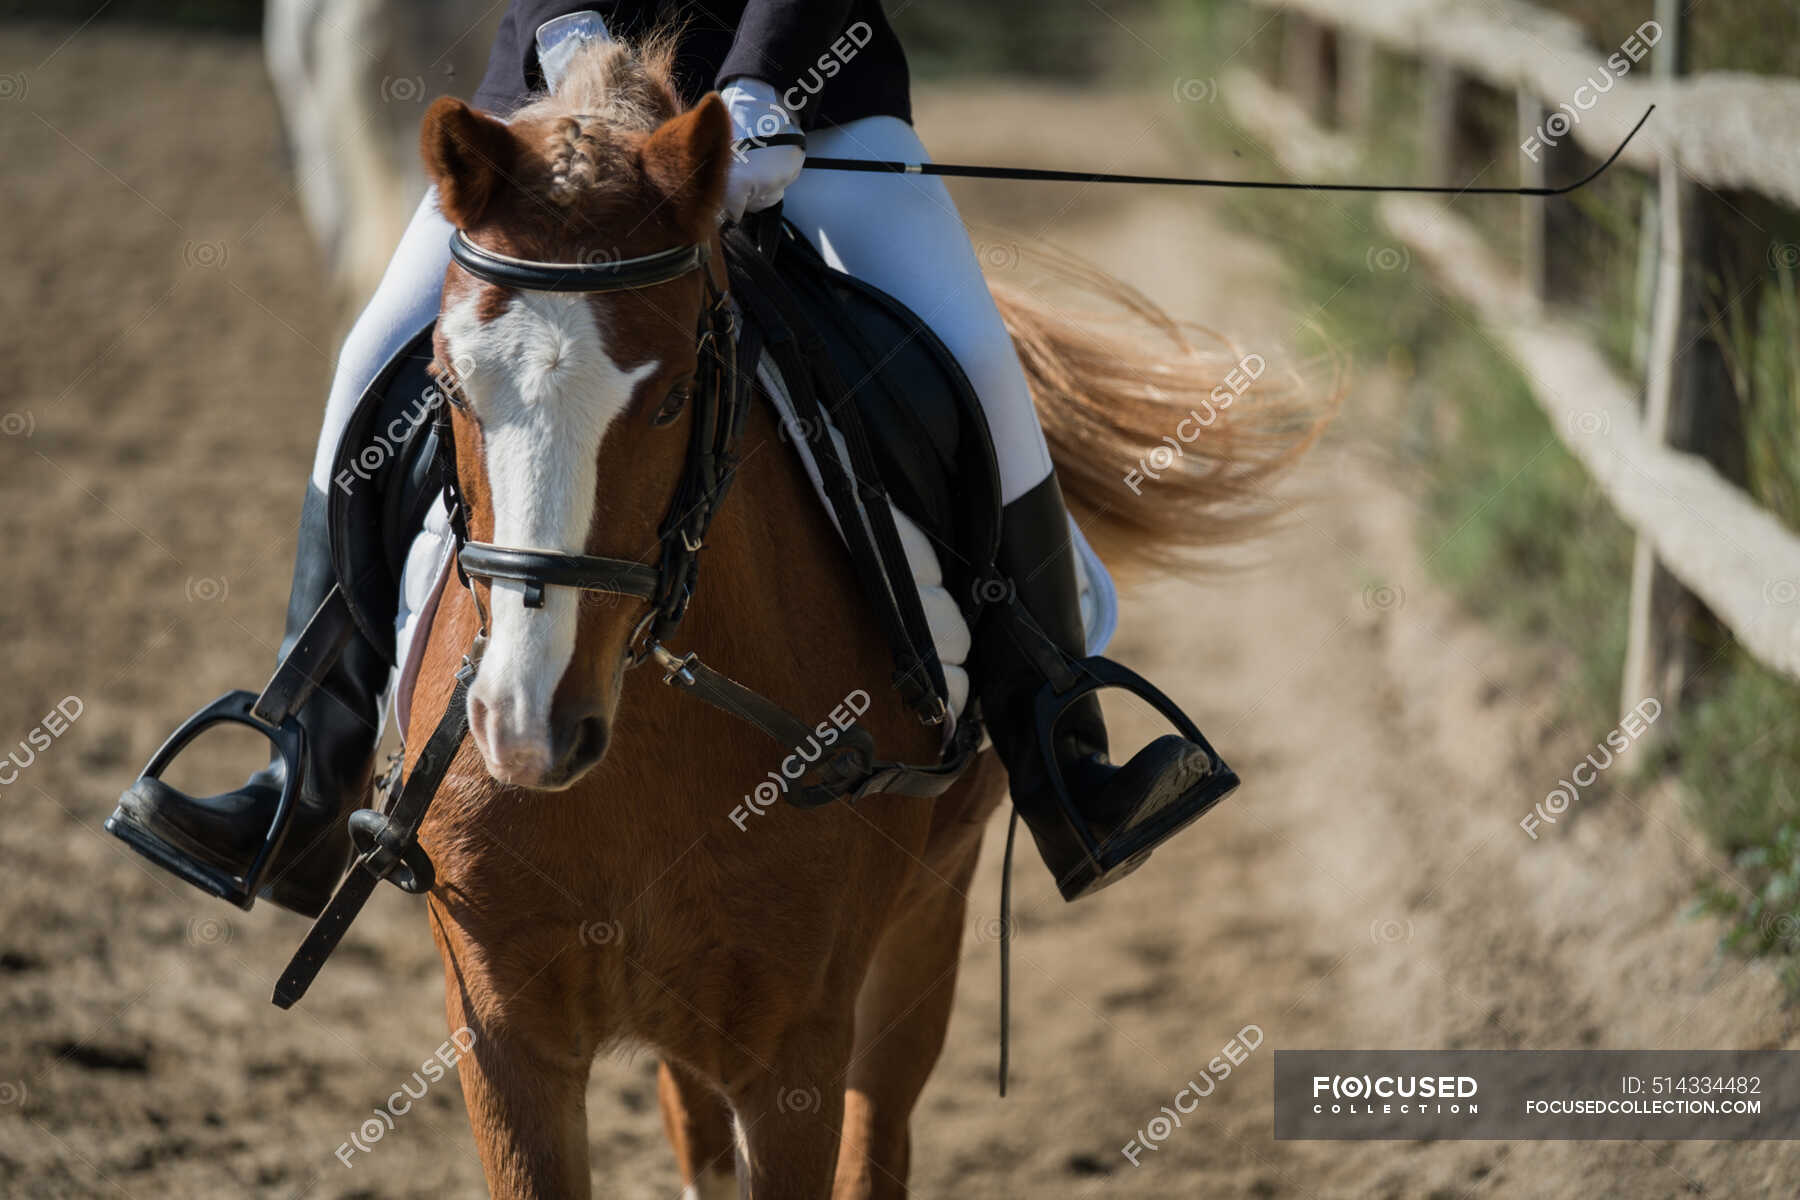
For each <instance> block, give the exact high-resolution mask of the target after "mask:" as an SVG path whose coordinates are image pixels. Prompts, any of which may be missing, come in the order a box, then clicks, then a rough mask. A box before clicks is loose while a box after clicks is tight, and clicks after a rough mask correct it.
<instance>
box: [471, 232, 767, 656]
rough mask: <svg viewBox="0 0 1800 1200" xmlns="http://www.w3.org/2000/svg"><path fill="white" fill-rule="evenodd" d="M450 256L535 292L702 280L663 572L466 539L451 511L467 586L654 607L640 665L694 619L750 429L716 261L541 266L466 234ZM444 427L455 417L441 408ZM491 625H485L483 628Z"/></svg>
mask: <svg viewBox="0 0 1800 1200" xmlns="http://www.w3.org/2000/svg"><path fill="white" fill-rule="evenodd" d="M450 257H451V258H453V259H454V260H455V261H456V264H457V266H459V267H461V268H462V269H463V270H465V271H467V272H468V273H469V274H471V275H473V276H475V277H476V278H477V279H482V280H485V281H487V282H488V283H492V284H496V285H498V286H500V287H508V288H517V289H520V290H522V291H533V292H622V291H634V290H637V289H640V288H648V287H655V286H656V285H658V284H662V283H670V282H673V281H674V280H677V279H680V278H682V277H683V276H686V275H689V274H691V273H693V272H695V271H699V272H702V275H703V278H704V280H705V286H706V295H707V303H706V306H705V307H704V308H703V309H702V310H701V313H700V328H699V331H698V333H697V335H696V337H697V339H698V343H699V350H700V369H699V377H698V379H697V381H696V383H695V387H694V397H693V402H692V403H693V408H694V412H693V432H692V435H691V437H690V440H689V444H688V456H687V463H686V466H685V467H684V469H683V471H682V476H681V481H680V483H678V484H677V485H676V489H675V495H674V497H673V499H672V500H671V501H670V504H669V509H668V512H667V514H666V515H665V516H664V517H663V522H662V526H661V528H660V529H659V530H658V537H659V540H660V541H661V543H662V557H661V561H660V562H659V564H658V565H657V566H654V567H653V566H650V565H649V564H647V563H642V562H637V561H634V560H632V559H624V558H604V557H600V556H598V555H592V554H559V553H553V552H550V551H544V550H525V549H519V548H516V547H512V546H496V545H493V544H492V543H489V542H474V541H470V540H469V535H468V524H467V520H466V513H464V511H463V509H462V505H461V504H460V503H456V504H454V505H453V507H452V513H451V525H452V527H453V529H454V530H455V531H456V537H457V545H458V549H457V567H458V569H459V570H460V571H461V572H462V574H463V576H464V578H465V579H467V578H469V577H474V578H477V579H489V580H493V579H506V580H511V581H513V582H516V583H522V584H524V585H525V597H524V600H525V607H527V608H540V607H542V606H543V603H544V589H545V588H548V587H567V588H577V589H580V590H582V591H590V592H609V593H611V594H613V595H618V596H629V597H632V598H634V599H638V600H645V601H648V602H649V603H650V606H651V609H652V611H651V614H650V616H649V617H648V618H647V619H646V621H645V626H644V630H643V631H644V632H646V633H648V635H649V642H648V643H647V644H646V645H645V646H642V647H633V654H634V658H641V657H642V656H643V655H645V654H647V653H648V646H649V645H653V644H655V643H656V642H659V641H661V640H662V639H663V638H665V637H667V636H668V635H669V633H670V632H671V631H673V629H674V628H675V625H676V624H677V623H679V622H680V620H681V618H682V615H683V614H684V613H685V612H686V611H687V605H688V601H689V599H691V598H692V596H693V591H694V585H695V580H696V576H697V573H698V569H699V552H700V548H701V545H702V544H703V543H704V541H705V538H706V529H707V526H708V524H709V523H710V522H711V521H712V515H713V513H714V512H715V511H716V510H717V508H718V505H719V502H720V500H721V499H723V497H724V493H725V490H726V488H727V487H728V486H729V484H730V481H731V472H732V468H733V467H734V466H735V465H736V454H735V451H736V446H737V440H738V436H739V434H740V433H742V431H743V424H744V414H745V410H746V409H747V408H748V407H749V389H748V388H747V387H745V386H744V381H743V380H742V379H741V378H740V372H739V371H738V363H737V323H736V321H737V319H736V316H735V315H734V314H733V312H732V310H731V306H730V302H729V301H728V299H727V298H726V296H725V294H724V292H723V291H722V290H721V289H720V288H719V287H718V286H717V285H716V284H715V283H714V282H713V279H712V274H711V272H710V271H708V270H707V264H708V262H709V261H710V260H711V254H710V252H709V251H708V248H707V246H706V244H705V243H704V242H697V243H694V244H692V245H688V246H677V247H675V248H674V249H671V250H660V251H657V252H656V253H654V254H645V255H641V256H639V257H637V258H627V259H621V260H618V261H615V262H604V261H602V262H591V263H581V262H534V261H531V260H529V259H522V258H513V257H512V256H511V255H506V254H499V253H497V252H495V251H493V250H487V249H484V248H483V247H481V246H477V245H476V244H475V243H474V242H472V241H470V240H469V238H468V236H467V235H465V234H464V233H463V232H462V230H460V229H459V230H457V231H456V232H455V233H454V234H453V235H452V236H451V238H450ZM439 417H440V419H441V420H442V421H443V423H444V425H445V426H448V424H449V415H448V414H447V413H446V412H444V411H443V410H442V409H441V408H440V410H439ZM438 447H439V451H440V453H441V454H443V455H445V458H444V460H443V462H442V464H441V467H442V470H443V473H444V478H445V484H446V487H447V488H450V489H454V487H455V478H456V463H455V457H454V452H453V450H452V448H451V447H452V440H451V433H450V430H449V429H448V428H444V429H442V430H440V436H439V438H438ZM483 624H484V625H485V621H484V622H483Z"/></svg>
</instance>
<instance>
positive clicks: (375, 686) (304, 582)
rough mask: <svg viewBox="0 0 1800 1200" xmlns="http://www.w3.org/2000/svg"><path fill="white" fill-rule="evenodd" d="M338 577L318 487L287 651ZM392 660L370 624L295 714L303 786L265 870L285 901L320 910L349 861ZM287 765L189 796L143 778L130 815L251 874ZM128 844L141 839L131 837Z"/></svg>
mask: <svg viewBox="0 0 1800 1200" xmlns="http://www.w3.org/2000/svg"><path fill="white" fill-rule="evenodd" d="M334 582H335V575H334V572H333V570H332V565H331V546H330V535H329V531H328V528H327V515H326V499H325V494H324V493H322V492H320V491H319V490H318V489H317V488H315V487H312V486H310V485H309V486H308V487H307V491H306V501H305V503H304V504H303V505H302V506H301V510H300V545H299V549H298V551H297V552H296V554H295V557H294V585H293V592H292V593H291V595H290V597H289V599H288V612H287V631H286V634H285V635H284V636H283V638H282V643H281V655H280V657H282V658H285V657H286V656H287V653H288V651H289V650H291V649H292V648H293V645H294V643H295V641H296V640H297V639H298V637H299V635H300V632H301V630H302V629H303V628H305V626H306V622H307V620H308V618H310V617H311V616H312V615H313V612H314V610H315V609H317V608H318V606H319V603H320V602H321V601H322V600H324V599H325V596H326V594H327V593H328V592H329V591H330V590H331V586H332V584H333V583H334ZM388 670H389V668H388V663H387V661H386V660H385V659H384V658H383V657H382V655H381V654H380V653H378V652H377V651H376V649H375V647H374V646H373V645H371V644H370V643H369V641H368V639H367V638H365V637H364V636H363V634H362V633H361V632H360V631H356V632H353V633H351V635H350V640H349V642H348V644H347V645H346V646H345V648H344V651H343V653H342V654H341V655H340V656H339V657H338V658H337V660H336V661H335V662H334V663H333V664H332V665H331V666H330V667H329V668H328V669H327V670H326V671H325V673H324V674H323V675H322V676H321V678H320V679H319V686H318V688H317V689H316V690H315V691H314V692H313V693H312V695H311V696H310V697H309V698H308V699H307V700H306V701H305V702H304V703H303V704H301V706H300V708H299V709H298V710H297V711H296V712H295V714H294V716H295V719H296V720H297V721H298V722H299V724H300V727H301V728H302V729H303V730H304V731H305V742H304V749H303V751H302V756H303V759H304V763H305V766H304V770H303V771H302V774H301V780H302V782H301V788H300V792H299V795H298V796H297V798H296V800H295V803H294V815H293V818H292V820H291V821H290V822H289V824H288V828H287V835H286V837H284V838H283V839H282V842H281V845H280V848H279V849H278V850H277V851H276V852H275V855H274V857H273V858H272V859H271V861H270V865H269V868H268V870H267V873H266V874H265V875H264V876H263V886H262V893H263V895H264V896H266V897H267V898H268V899H270V900H272V901H274V902H275V903H276V904H279V905H281V906H282V907H284V908H290V909H292V910H294V911H295V912H298V913H302V914H304V915H306V916H309V917H315V916H317V915H318V914H319V910H320V909H322V908H323V907H324V906H325V902H326V901H327V900H328V899H330V898H331V893H332V891H333V889H334V888H335V887H336V886H337V882H338V879H339V877H341V876H342V875H343V873H344V869H345V868H346V867H347V866H348V865H349V862H350V858H351V843H350V834H349V830H348V829H347V828H346V824H345V817H346V815H347V814H348V813H349V812H350V811H351V810H352V809H355V808H357V807H360V806H361V805H363V804H364V803H366V801H367V800H368V797H369V788H370V784H371V781H372V776H373V773H374V767H375V751H376V746H377V744H378V742H379V740H380V706H381V692H382V689H383V688H384V687H385V686H386V684H387V679H388ZM286 778H287V768H286V765H285V763H284V762H283V760H282V757H281V755H280V754H276V755H275V756H274V757H273V758H272V759H271V760H270V762H269V765H268V766H266V767H264V768H263V769H262V770H260V771H257V772H256V773H255V774H253V775H251V776H250V778H249V780H247V781H246V782H245V784H244V786H243V787H241V788H239V789H237V790H236V791H233V792H225V793H222V794H220V795H216V796H188V795H186V794H184V793H182V792H179V791H177V790H175V789H174V788H172V787H170V786H168V785H167V784H165V783H163V782H162V781H160V780H158V779H151V778H143V779H139V780H138V781H137V782H136V783H134V784H133V785H132V786H131V788H130V789H129V790H128V791H126V793H125V794H124V795H123V796H122V797H120V799H119V812H118V814H116V815H115V818H114V819H115V822H117V821H118V819H119V818H120V817H123V818H125V820H126V821H127V822H128V823H129V824H131V825H135V826H137V827H138V828H139V829H141V830H144V831H147V832H148V833H150V834H151V835H153V837H154V838H157V839H160V840H161V841H163V842H166V843H168V844H169V846H171V847H172V848H173V849H175V850H177V851H179V852H182V853H184V854H187V855H191V856H193V857H194V858H195V859H198V860H199V861H200V862H202V863H204V864H206V865H208V866H210V867H213V868H217V869H219V870H220V871H223V872H225V873H226V874H228V875H229V874H234V873H241V872H242V871H243V870H244V868H245V867H246V865H247V864H249V863H250V862H251V860H252V859H253V858H254V857H255V856H256V853H257V851H258V850H259V849H260V848H261V847H262V844H263V839H264V838H265V837H266V836H267V835H268V833H269V830H270V828H271V826H272V825H273V823H274V820H275V812H276V806H277V803H278V801H279V800H280V797H281V790H282V784H283V783H284V781H285V780H286ZM127 840H128V841H133V840H135V839H133V838H131V837H129V836H127Z"/></svg>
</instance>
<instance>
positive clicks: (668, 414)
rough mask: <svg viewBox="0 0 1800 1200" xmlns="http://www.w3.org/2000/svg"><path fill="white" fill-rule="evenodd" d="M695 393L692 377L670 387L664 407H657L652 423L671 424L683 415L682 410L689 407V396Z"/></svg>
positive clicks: (664, 400)
mask: <svg viewBox="0 0 1800 1200" xmlns="http://www.w3.org/2000/svg"><path fill="white" fill-rule="evenodd" d="M693 394H694V381H693V380H691V379H684V380H682V381H681V382H680V383H678V384H676V385H675V386H674V387H672V388H670V389H669V394H668V395H667V396H665V397H664V398H663V402H662V407H661V408H659V409H657V410H656V415H655V416H653V417H651V418H650V424H652V425H667V424H669V423H670V422H671V421H673V420H674V419H675V418H676V417H679V416H680V415H681V410H682V409H684V408H686V407H687V402H688V398H689V397H690V396H692V395H693Z"/></svg>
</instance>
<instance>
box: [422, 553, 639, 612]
mask: <svg viewBox="0 0 1800 1200" xmlns="http://www.w3.org/2000/svg"><path fill="white" fill-rule="evenodd" d="M456 557H457V561H458V562H460V563H461V564H462V569H463V572H464V573H465V574H468V575H473V576H476V577H477V578H480V579H511V580H514V581H515V582H518V583H522V584H524V585H525V607H526V608H542V607H543V606H544V588H545V587H569V588H580V589H581V590H583V591H590V592H611V593H613V594H614V595H618V596H634V597H636V598H637V599H639V600H654V599H655V598H656V583H657V579H658V578H659V576H660V572H658V571H657V569H656V568H655V567H652V566H648V565H646V564H644V563H640V562H630V561H627V560H626V559H622V558H595V557H593V556H591V555H585V554H551V553H549V552H548V551H545V550H514V549H511V548H509V547H506V546H496V545H494V544H492V543H491V542H469V543H467V544H466V545H464V546H463V548H462V550H461V551H459V552H458V553H457V556H456Z"/></svg>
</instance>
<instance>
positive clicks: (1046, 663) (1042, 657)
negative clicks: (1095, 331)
mask: <svg viewBox="0 0 1800 1200" xmlns="http://www.w3.org/2000/svg"><path fill="white" fill-rule="evenodd" d="M995 566H996V568H997V570H998V573H999V575H1000V576H1001V577H1002V578H1003V579H1005V580H1007V581H1008V582H1009V583H1010V587H1009V588H1007V589H1005V591H1006V592H1007V593H1008V595H1007V598H1006V599H1005V600H1004V601H1003V602H1001V603H995V604H992V605H990V606H989V607H988V609H987V610H986V611H985V612H984V613H983V615H982V618H981V621H980V628H979V629H978V630H977V634H976V637H975V658H974V664H973V665H974V667H975V678H976V686H977V688H978V689H979V695H980V698H981V708H982V714H983V718H984V720H985V721H986V723H987V728H988V733H989V736H991V737H992V738H993V741H994V747H995V749H996V750H998V751H999V753H1000V757H1001V760H1002V761H1004V762H1005V763H1006V768H1007V773H1008V775H1009V777H1010V779H1011V786H1012V797H1013V805H1014V807H1015V808H1017V809H1018V812H1019V815H1020V816H1021V817H1023V818H1024V819H1025V824H1026V825H1027V826H1028V827H1029V828H1030V830H1031V836H1032V838H1033V840H1035V841H1036V842H1037V847H1038V853H1039V854H1041V855H1042V856H1043V859H1044V863H1045V865H1046V866H1048V867H1049V868H1050V873H1051V874H1052V875H1054V876H1055V877H1056V886H1057V889H1058V890H1059V891H1061V892H1062V895H1063V899H1065V900H1074V899H1077V898H1079V897H1081V896H1085V895H1087V894H1088V893H1089V892H1093V891H1097V890H1098V889H1100V888H1102V887H1105V886H1106V885H1108V884H1110V883H1114V882H1116V881H1117V880H1119V879H1122V878H1123V877H1124V876H1126V875H1128V874H1130V873H1131V872H1132V871H1134V870H1136V869H1137V868H1138V867H1139V866H1140V865H1142V863H1143V862H1144V860H1145V859H1147V858H1148V857H1149V856H1150V851H1151V850H1153V849H1154V848H1155V847H1156V846H1158V845H1160V844H1161V843H1162V842H1164V841H1166V840H1167V839H1168V838H1169V837H1171V836H1172V835H1173V834H1175V833H1176V832H1177V831H1178V830H1180V829H1181V828H1182V827H1183V826H1185V825H1186V824H1188V822H1190V821H1192V820H1194V818H1196V817H1198V816H1199V815H1200V814H1201V813H1203V812H1205V811H1206V810H1207V809H1208V808H1211V807H1212V805H1213V804H1215V803H1216V802H1217V801H1218V800H1219V799H1220V798H1221V797H1222V796H1224V794H1225V793H1226V792H1228V791H1230V790H1231V788H1232V787H1233V786H1235V784H1236V782H1237V780H1236V777H1235V776H1234V775H1232V774H1231V772H1230V770H1229V769H1228V768H1226V767H1225V765H1224V764H1223V763H1222V762H1219V761H1218V759H1217V758H1216V757H1215V756H1214V755H1213V754H1212V753H1210V750H1209V748H1207V747H1204V746H1202V745H1200V744H1196V743H1195V742H1194V741H1190V740H1188V739H1187V738H1185V737H1181V736H1177V735H1175V734H1168V735H1165V736H1163V737H1160V738H1158V739H1157V740H1155V741H1154V742H1151V743H1150V744H1149V745H1148V746H1146V747H1144V748H1143V749H1142V750H1140V751H1139V752H1138V753H1137V754H1136V755H1135V756H1133V757H1132V759H1131V761H1130V762H1127V763H1125V764H1124V765H1123V766H1117V765H1114V764H1113V763H1112V762H1111V761H1110V760H1109V759H1108V758H1107V741H1106V724H1105V722H1104V720H1103V719H1102V717H1101V714H1100V704H1099V701H1098V700H1096V699H1095V697H1094V695H1093V694H1092V693H1091V692H1089V693H1088V694H1085V695H1080V694H1075V693H1076V689H1078V688H1080V687H1081V686H1082V685H1083V684H1084V683H1088V682H1091V681H1092V679H1093V678H1095V672H1096V670H1104V671H1106V672H1118V673H1120V674H1121V675H1123V674H1126V673H1125V672H1124V671H1123V668H1120V667H1118V666H1117V665H1116V664H1112V663H1101V662H1100V661H1099V660H1088V661H1086V662H1084V653H1085V648H1086V639H1085V636H1084V633H1083V629H1082V622H1081V608H1080V603H1079V592H1078V590H1077V583H1076V574H1075V572H1076V571H1077V569H1078V567H1077V564H1076V558H1075V549H1074V546H1073V544H1072V542H1071V541H1070V537H1069V527H1068V515H1067V512H1066V511H1065V509H1064V508H1063V499H1062V489H1061V488H1060V487H1059V486H1058V485H1057V482H1056V476H1055V475H1054V474H1052V475H1050V476H1049V477H1048V478H1046V479H1045V480H1044V481H1043V482H1042V483H1040V484H1039V485H1038V486H1036V487H1034V488H1032V489H1031V490H1030V491H1029V492H1027V493H1025V494H1024V495H1023V496H1021V497H1019V498H1018V499H1017V500H1015V501H1013V502H1012V503H1011V504H1008V505H1007V506H1006V508H1005V511H1004V513H1003V515H1002V524H1001V542H1000V553H999V557H998V560H997V562H996V564H995ZM984 590H985V589H984ZM1132 679H1133V681H1134V682H1139V683H1141V681H1136V680H1135V677H1132ZM1108 681H1109V683H1117V684H1121V685H1123V686H1130V685H1129V684H1123V681H1122V680H1120V679H1116V678H1109V680H1108ZM1133 690H1135V689H1133ZM1064 697H1070V698H1068V699H1064ZM1057 709H1060V710H1061V713H1060V716H1056V715H1054V714H1055V712H1056V710H1057Z"/></svg>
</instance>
